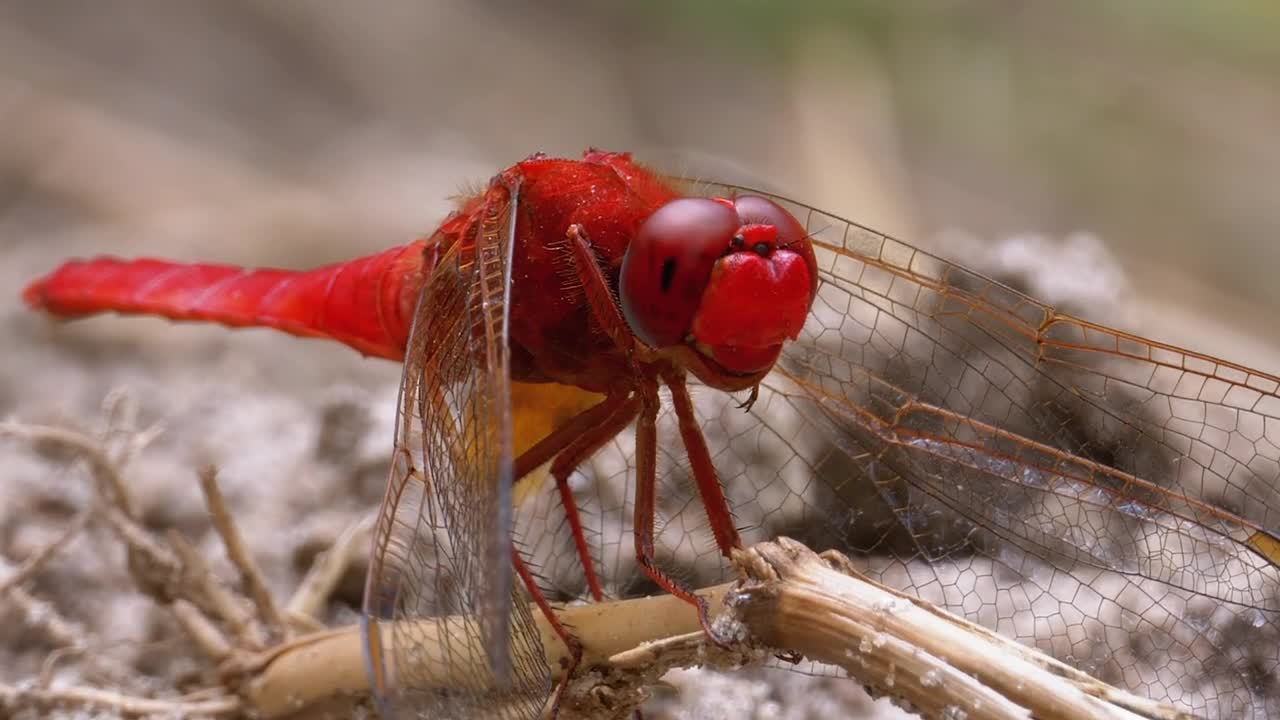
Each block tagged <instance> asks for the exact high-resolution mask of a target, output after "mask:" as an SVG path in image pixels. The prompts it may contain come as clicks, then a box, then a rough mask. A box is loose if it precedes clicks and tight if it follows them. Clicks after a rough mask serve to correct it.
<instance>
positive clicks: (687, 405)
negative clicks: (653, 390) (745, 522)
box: [662, 369, 742, 557]
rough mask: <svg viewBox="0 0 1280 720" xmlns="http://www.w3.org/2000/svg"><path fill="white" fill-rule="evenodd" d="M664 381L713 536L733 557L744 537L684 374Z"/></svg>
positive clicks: (669, 372) (673, 374)
mask: <svg viewBox="0 0 1280 720" xmlns="http://www.w3.org/2000/svg"><path fill="white" fill-rule="evenodd" d="M662 380H663V382H665V383H666V384H667V387H669V388H671V403H672V405H674V406H675V410H676V420H677V421H678V422H679V424H680V439H681V440H682V441H684V451H685V454H686V455H687V456H688V458H689V465H690V467H691V468H692V469H693V479H694V482H695V483H696V484H697V486H698V494H699V495H700V496H702V507H703V509H705V510H706V512H707V521H708V522H709V523H711V533H712V535H713V536H715V539H716V546H717V547H719V548H720V554H722V555H724V556H725V557H729V556H730V553H731V552H732V551H733V550H734V549H736V548H741V547H742V538H741V537H739V535H738V528H737V527H736V526H735V525H734V523H733V511H732V510H731V509H730V508H729V502H728V501H727V500H726V499H725V497H724V488H723V487H722V486H721V485H720V477H719V475H718V474H717V473H716V466H715V463H713V462H712V461H711V453H710V451H708V450H707V440H706V438H704V437H703V436H702V428H700V427H698V420H697V418H696V417H695V416H694V412H693V401H692V400H691V399H690V398H689V388H688V387H687V386H686V385H685V378H684V374H683V373H681V372H680V371H678V370H672V369H668V370H666V371H664V372H663V373H662Z"/></svg>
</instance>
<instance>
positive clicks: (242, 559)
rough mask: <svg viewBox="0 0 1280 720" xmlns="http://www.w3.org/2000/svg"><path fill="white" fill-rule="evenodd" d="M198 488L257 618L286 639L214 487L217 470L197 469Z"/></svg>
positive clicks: (259, 573)
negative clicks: (201, 492)
mask: <svg viewBox="0 0 1280 720" xmlns="http://www.w3.org/2000/svg"><path fill="white" fill-rule="evenodd" d="M199 476H200V489H201V490H202V491H203V492H204V499H205V505H206V506H207V507H208V508H209V516H210V517H211V518H212V520H213V526H214V528H216V529H217V531H218V535H219V537H221V538H222V544H223V546H225V547H226V549H227V557H228V558H230V560H231V564H232V565H234V566H235V567H236V570H237V571H239V573H240V580H241V582H243V583H244V586H245V588H247V589H248V594H249V597H251V598H252V599H253V604H254V605H255V606H257V608H258V618H259V620H261V621H262V623H263V624H264V625H265V626H266V630H267V632H268V633H269V634H271V635H273V636H275V637H279V638H283V639H288V636H289V629H288V627H287V626H286V625H285V621H284V618H283V617H282V616H281V615H280V609H279V608H278V607H276V603H275V599H274V598H272V597H271V591H270V590H268V589H267V582H266V580H265V579H264V578H263V576H262V571H261V570H259V569H258V564H257V563H256V562H254V560H253V556H252V555H251V554H250V553H249V550H248V549H247V548H246V547H245V544H244V539H243V538H242V537H241V536H240V530H239V529H238V528H237V527H236V524H235V521H234V520H232V519H231V513H230V512H228V511H227V504H226V502H225V500H223V497H222V489H221V488H219V487H218V471H217V469H215V468H214V467H213V466H211V465H210V466H206V467H205V468H203V469H201V470H200V473H199Z"/></svg>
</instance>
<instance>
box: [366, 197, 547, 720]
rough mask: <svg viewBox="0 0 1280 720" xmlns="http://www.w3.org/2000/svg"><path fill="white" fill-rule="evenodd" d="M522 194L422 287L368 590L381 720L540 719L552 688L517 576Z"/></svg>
mask: <svg viewBox="0 0 1280 720" xmlns="http://www.w3.org/2000/svg"><path fill="white" fill-rule="evenodd" d="M517 201H518V197H517V196H516V188H508V187H506V186H503V185H501V184H500V183H495V185H494V186H492V187H491V188H490V190H489V192H488V194H487V195H486V198H485V202H484V206H483V208H482V209H481V213H480V214H479V215H478V216H477V221H476V222H475V223H474V224H473V226H472V227H471V228H470V229H469V230H468V231H467V232H466V233H465V234H464V235H463V237H462V239H461V240H460V241H459V242H458V243H457V244H456V245H455V246H454V247H452V248H451V249H450V250H449V251H448V253H447V254H446V255H445V256H444V257H443V258H442V259H441V260H440V262H439V264H438V265H437V267H436V269H435V271H434V272H433V274H432V276H431V278H430V280H429V282H428V284H427V286H426V287H425V288H424V290H423V294H422V297H421V299H420V301H419V305H418V309H417V313H416V315H415V318H414V323H413V330H412V333H411V336H410V340H409V347H408V352H407V356H406V362H405V367H404V376H403V380H402V384H401V388H400V398H399V409H398V419H397V429H396V448H395V456H394V460H393V464H392V470H391V481H390V484H389V486H388V489H387V494H386V497H385V499H384V500H383V504H382V508H381V511H380V515H379V518H378V524H377V528H376V531H375V545H374V552H373V561H372V563H371V567H370V572H369V577H368V585H367V588H366V592H365V606H366V607H365V614H366V629H365V632H366V651H367V653H368V661H369V663H370V668H371V677H372V679H373V683H374V686H375V688H376V691H377V694H378V696H379V698H378V699H379V703H380V706H381V708H380V709H381V710H382V711H383V714H384V715H386V716H388V717H391V716H393V715H392V713H394V716H395V717H409V716H415V715H416V716H417V717H433V718H434V717H471V716H473V715H474V714H476V711H477V710H479V709H480V708H483V714H484V715H485V716H486V717H498V718H529V717H536V716H537V714H538V711H539V709H540V708H541V706H542V703H543V701H544V700H545V698H546V696H547V694H548V692H549V689H550V680H549V675H548V669H547V667H546V661H545V656H544V654H543V651H542V647H541V642H540V640H539V636H538V633H537V630H536V627H535V626H534V624H533V618H532V615H531V614H530V612H529V609H528V608H529V602H528V598H527V596H526V594H525V592H524V591H523V589H522V588H517V587H514V586H513V583H512V574H513V573H512V566H511V512H512V511H511V508H512V497H511V493H512V477H511V475H512V420H511V405H510V403H511V393H510V377H509V362H508V359H509V346H508V342H507V337H508V334H507V333H508V329H507V327H508V310H509V309H508V306H507V302H506V301H507V297H508V290H509V288H510V284H511V248H512V242H513V232H514V227H515V223H514V220H513V218H514V213H515V208H516V203H517Z"/></svg>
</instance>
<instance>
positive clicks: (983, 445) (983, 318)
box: [517, 185, 1280, 718]
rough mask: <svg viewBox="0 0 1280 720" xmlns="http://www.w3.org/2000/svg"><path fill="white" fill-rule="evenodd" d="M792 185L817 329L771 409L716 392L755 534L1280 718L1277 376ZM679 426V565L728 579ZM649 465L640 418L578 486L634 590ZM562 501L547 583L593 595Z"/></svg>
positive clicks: (795, 352)
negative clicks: (820, 201)
mask: <svg viewBox="0 0 1280 720" xmlns="http://www.w3.org/2000/svg"><path fill="white" fill-rule="evenodd" d="M701 187H702V189H703V190H704V191H706V190H709V191H710V192H711V193H714V194H721V195H725V194H730V195H731V194H733V193H734V192H737V191H740V189H736V188H730V187H723V186H721V187H716V186H709V187H708V186H706V185H703V186H701ZM751 192H756V193H757V194H768V193H758V192H757V191H751ZM774 197H775V199H776V200H778V201H779V202H781V203H782V204H783V205H784V206H786V207H788V209H790V210H791V211H792V212H793V213H795V215H796V217H798V218H800V219H801V221H802V222H804V223H806V225H807V227H808V229H809V232H811V233H812V234H813V237H814V241H815V244H816V247H817V251H818V260H819V264H820V268H821V275H822V277H821V286H820V288H819V292H818V298H817V301H816V303H815V306H814V309H813V312H812V314H811V316H810V318H809V321H808V324H807V326H806V328H805V330H804V333H803V335H802V337H801V339H800V340H799V341H798V342H796V343H793V344H792V345H790V346H789V347H788V349H787V350H786V351H785V354H784V356H783V358H782V360H781V361H780V362H779V364H778V367H777V368H776V371H775V372H774V373H772V374H771V375H770V377H769V378H768V379H767V381H766V382H765V384H764V385H763V386H762V388H761V392H760V396H759V398H758V400H757V402H756V403H755V405H754V406H752V408H751V410H750V411H749V412H746V413H744V412H743V411H742V410H741V409H739V408H738V402H739V401H740V400H741V398H735V397H729V396H726V395H725V394H723V393H719V392H716V391H714V390H711V389H709V388H705V387H703V388H694V392H695V404H696V406H697V410H698V413H699V416H700V420H701V424H702V427H703V431H704V434H705V435H706V438H707V441H708V445H709V448H710V450H711V454H712V457H713V458H714V461H715V464H716V469H717V472H718V474H719V476H720V479H721V482H722V484H723V485H724V487H725V492H726V495H727V497H728V498H729V500H730V503H731V504H732V506H733V507H734V513H735V521H736V522H737V525H738V526H739V528H740V529H741V532H742V536H743V541H744V542H745V543H752V542H757V541H759V540H763V539H767V538H772V537H776V536H778V535H789V536H791V537H795V538H797V539H800V540H802V541H804V542H805V543H806V544H808V545H809V546H810V547H812V548H814V549H816V550H824V549H828V548H835V549H838V550H840V551H842V552H844V553H846V554H848V555H850V556H851V557H853V558H854V560H855V562H856V563H858V565H859V566H860V567H861V568H862V569H863V570H864V571H865V572H867V573H868V574H869V575H871V576H872V577H875V578H876V579H878V580H880V581H882V582H886V583H888V584H891V585H893V586H895V587H899V588H902V589H904V590H907V591H909V592H912V593H914V594H916V595H918V596H920V597H923V598H925V599H927V600H930V601H932V602H934V603H936V604H938V605H940V606H943V607H946V608H948V609H950V610H951V611H953V612H956V613H958V614H961V615H964V616H965V617H968V618H970V619H973V620H975V621H978V622H981V623H982V624H984V625H986V626H988V627H991V628H993V629H995V630H997V631H999V632H1001V633H1003V634H1005V635H1007V636H1010V637H1012V638H1015V639H1017V640H1020V641H1022V642H1025V643H1028V644H1032V645H1035V646H1038V647H1040V648H1042V649H1044V650H1046V651H1048V652H1051V653H1053V654H1054V655H1056V656H1057V657H1059V658H1061V659H1063V660H1066V661H1068V662H1070V663H1072V664H1074V665H1076V666H1078V667H1080V668H1082V669H1084V670H1086V671H1088V672H1090V673H1092V674H1094V675H1096V676H1099V677H1101V678H1102V679H1104V680H1107V681H1110V682H1112V683H1114V684H1116V685H1119V686H1121V687H1125V688H1128V689H1130V690H1133V691H1135V692H1137V693H1140V694H1142V695H1145V696H1148V697H1151V698H1154V699H1157V700H1163V701H1169V702H1172V703H1174V704H1176V705H1178V706H1180V707H1182V708H1184V709H1186V710H1188V711H1190V712H1193V713H1195V714H1196V715H1199V716H1204V717H1211V718H1236V717H1259V718H1261V717H1280V570H1278V569H1277V561H1278V559H1280V552H1277V550H1278V548H1280V543H1277V541H1276V539H1275V535H1274V532H1275V530H1276V529H1277V528H1280V492H1278V491H1280V397H1278V396H1277V390H1278V388H1280V379H1277V378H1276V377H1273V376H1270V375H1266V374H1263V373H1259V372H1255V371H1251V370H1248V369H1246V368H1242V367H1240V366H1238V365H1234V364H1231V363H1227V362H1223V361H1220V360H1216V359H1214V358H1210V357H1207V356H1204V355H1198V354H1195V353H1190V352H1186V351H1183V350H1179V349H1177V348H1173V347H1170V346H1167V345H1162V344H1159V343H1155V342H1151V341H1148V340H1144V339H1142V338H1138V337H1135V336H1132V335H1129V334H1125V333H1122V332H1118V331H1115V330H1111V329H1108V328H1105V327H1101V326H1098V325H1094V324H1091V323H1088V322H1085V321H1082V320H1079V319H1076V318H1073V317H1069V316H1066V315H1063V314H1060V313H1058V312H1056V311H1055V310H1054V309H1053V308H1051V307H1048V306H1046V305H1044V304H1042V303H1039V302H1037V301H1035V300H1033V299H1031V298H1029V297H1027V296H1025V295H1023V294H1020V293H1018V292H1016V291H1014V290H1012V289H1010V288H1008V287H1006V286H1004V285H1002V284H1000V283H997V282H996V281H994V280H991V279H989V278H986V277H983V276H982V275H979V274H977V273H974V272H972V271H969V270H966V269H964V268H962V267H960V266H958V265H955V264H952V263H948V262H946V261H944V260H941V259H939V258H936V257H933V256H931V255H928V254H926V253H923V252H921V251H919V250H916V249H915V248H912V247H911V246H909V245H906V244H904V243H901V242H898V241H896V240H893V239H891V238H888V237H886V236H884V235H881V234H879V233H876V232H874V231H872V230H869V229H866V228H863V227H860V226H858V225H856V224H854V223H851V222H849V221H847V220H844V219H842V218H839V217H836V216H833V215H830V214H826V213H822V212H820V211H818V210H816V209H813V208H810V207H807V206H804V205H800V204H798V203H794V202H792V201H789V200H786V199H785V198H778V197H776V196H774ZM659 424H660V428H659V432H660V440H659V446H660V457H659V469H660V478H659V480H660V484H661V489H660V497H661V506H660V508H659V513H660V517H659V518H658V526H659V528H660V532H659V534H658V538H657V551H658V556H659V562H660V563H661V564H663V565H664V566H665V567H666V568H669V569H671V571H672V573H673V575H675V576H676V577H677V578H679V579H680V580H682V581H683V582H686V583H688V584H691V585H694V586H702V585H709V584H711V583H714V582H718V581H721V580H724V579H726V577H727V574H726V572H725V571H726V568H725V567H724V565H723V561H722V559H721V558H720V556H719V554H718V552H717V550H716V546H715V543H714V541H713V539H712V537H711V533H710V532H709V530H708V529H707V525H706V521H705V515H704V513H703V510H702V507H701V504H700V503H699V502H698V498H697V495H696V492H695V491H694V489H693V487H692V483H691V481H690V479H689V478H690V472H689V468H688V461H687V460H686V459H685V458H684V456H683V453H682V451H681V443H680V441H679V437H678V434H677V432H676V428H675V421H674V417H672V416H671V414H670V413H666V414H664V415H662V416H661V417H660V420H659ZM633 456H634V438H633V436H632V434H631V433H630V432H628V433H624V434H623V435H621V436H619V437H618V438H617V440H616V441H615V442H614V443H613V444H612V445H611V446H609V447H607V448H606V449H605V450H603V451H602V452H600V453H599V454H597V455H596V456H595V457H593V458H592V459H591V461H590V462H589V463H588V464H587V465H585V466H584V467H582V468H580V472H579V474H578V476H576V477H575V478H574V479H573V483H574V486H575V487H576V488H577V495H578V497H579V500H580V506H581V508H582V510H583V513H584V516H585V517H586V518H587V521H588V522H589V523H590V525H591V532H590V536H591V538H592V541H593V543H594V544H595V551H596V553H597V557H598V567H599V568H600V569H601V570H602V576H603V577H605V578H606V580H607V582H608V583H609V584H610V589H611V591H612V593H613V594H616V595H632V594H641V593H646V592H652V591H653V588H652V587H651V586H650V585H648V584H647V583H646V582H645V581H644V580H643V579H641V578H640V576H639V574H638V573H637V572H636V571H635V568H634V562H633V561H632V557H633V554H634V550H633V540H632V536H631V524H630V523H631V512H632V509H633V507H632V505H631V498H632V493H633V489H634V478H635V465H634V457H633ZM543 491H544V492H542V494H541V495H540V496H539V498H538V501H537V502H532V503H530V504H529V506H528V508H522V513H521V515H520V517H519V518H518V520H517V531H518V532H520V533H521V536H522V538H523V540H524V542H525V543H526V544H527V545H528V546H530V547H537V548H539V553H540V555H539V557H538V559H537V562H538V564H539V565H540V566H541V567H542V568H543V570H544V577H546V578H548V580H549V582H550V583H551V584H553V585H554V586H555V587H554V588H553V589H549V590H548V593H549V594H550V595H551V596H552V597H553V598H555V597H559V598H561V599H564V598H569V597H577V596H581V594H582V593H583V586H582V581H581V570H580V569H579V568H578V565H577V561H576V558H575V557H574V556H573V552H572V543H571V542H570V540H569V538H568V537H567V533H566V532H565V531H564V526H563V523H562V522H560V521H559V520H558V519H557V517H558V516H557V513H556V510H557V507H556V500H555V497H554V491H553V490H552V489H551V488H550V484H549V483H547V484H546V485H545V486H544V488H543ZM526 510H527V514H526V512H525V511H526ZM522 528H524V529H523V530H521V529H522ZM691 612H692V611H691Z"/></svg>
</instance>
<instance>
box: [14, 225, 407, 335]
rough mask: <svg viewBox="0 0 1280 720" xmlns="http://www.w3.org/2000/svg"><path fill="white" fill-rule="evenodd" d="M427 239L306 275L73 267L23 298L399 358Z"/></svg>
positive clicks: (203, 266) (129, 264) (102, 264)
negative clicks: (274, 333)
mask: <svg viewBox="0 0 1280 720" xmlns="http://www.w3.org/2000/svg"><path fill="white" fill-rule="evenodd" d="M427 242H428V241H426V240H420V241H417V242H414V243H410V244H408V245H404V246H401V247H396V248H392V249H390V250H387V251H384V252H381V253H379V254H377V255H370V256H368V257H364V258H359V259H356V260H352V261H349V262H344V263H339V264H335V265H328V266H325V267H321V268H317V269H315V270H309V271H305V272H299V271H294V270H277V269H272V268H260V269H248V268H242V267H236V266H233V265H214V264H207V263H191V264H187V263H177V262H170V261H166V260H152V259H137V260H121V259H118V258H111V257H101V258H94V259H90V260H74V261H71V262H68V263H66V264H65V265H63V266H61V267H59V268H58V269H57V270H55V271H53V272H52V273H50V274H49V275H47V276H45V277H44V278H41V279H40V280H37V281H35V282H33V283H32V284H31V285H29V286H28V287H27V288H26V290H24V291H23V294H22V297H23V299H24V300H26V302H27V304H28V305H30V306H32V307H33V308H39V309H43V310H47V311H49V312H51V313H53V314H55V315H61V316H64V317H81V316H84V315H93V314H97V313H102V312H119V313H125V314H136V315H156V316H160V317H165V318H169V319H171V320H194V321H202V322H216V323H220V324H223V325H228V326H232V327H270V328H274V329H276V330H282V331H284V332H287V333H291V334H293V335H299V336H303V337H322V338H329V339H332V340H337V341H339V342H342V343H345V344H347V345H350V346H351V347H353V348H355V349H357V350H359V351H360V352H362V353H364V354H366V355H372V356H375V357H383V358H387V359H390V360H400V359H402V358H403V357H404V347H405V342H406V341H407V340H408V337H409V324H410V322H411V321H412V319H413V311H414V305H415V303H416V302H417V297H418V294H419V292H420V290H421V287H422V283H423V278H424V277H425V274H426V271H427V269H426V268H424V267H423V265H424V258H425V255H424V248H425V245H426V243H427Z"/></svg>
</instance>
